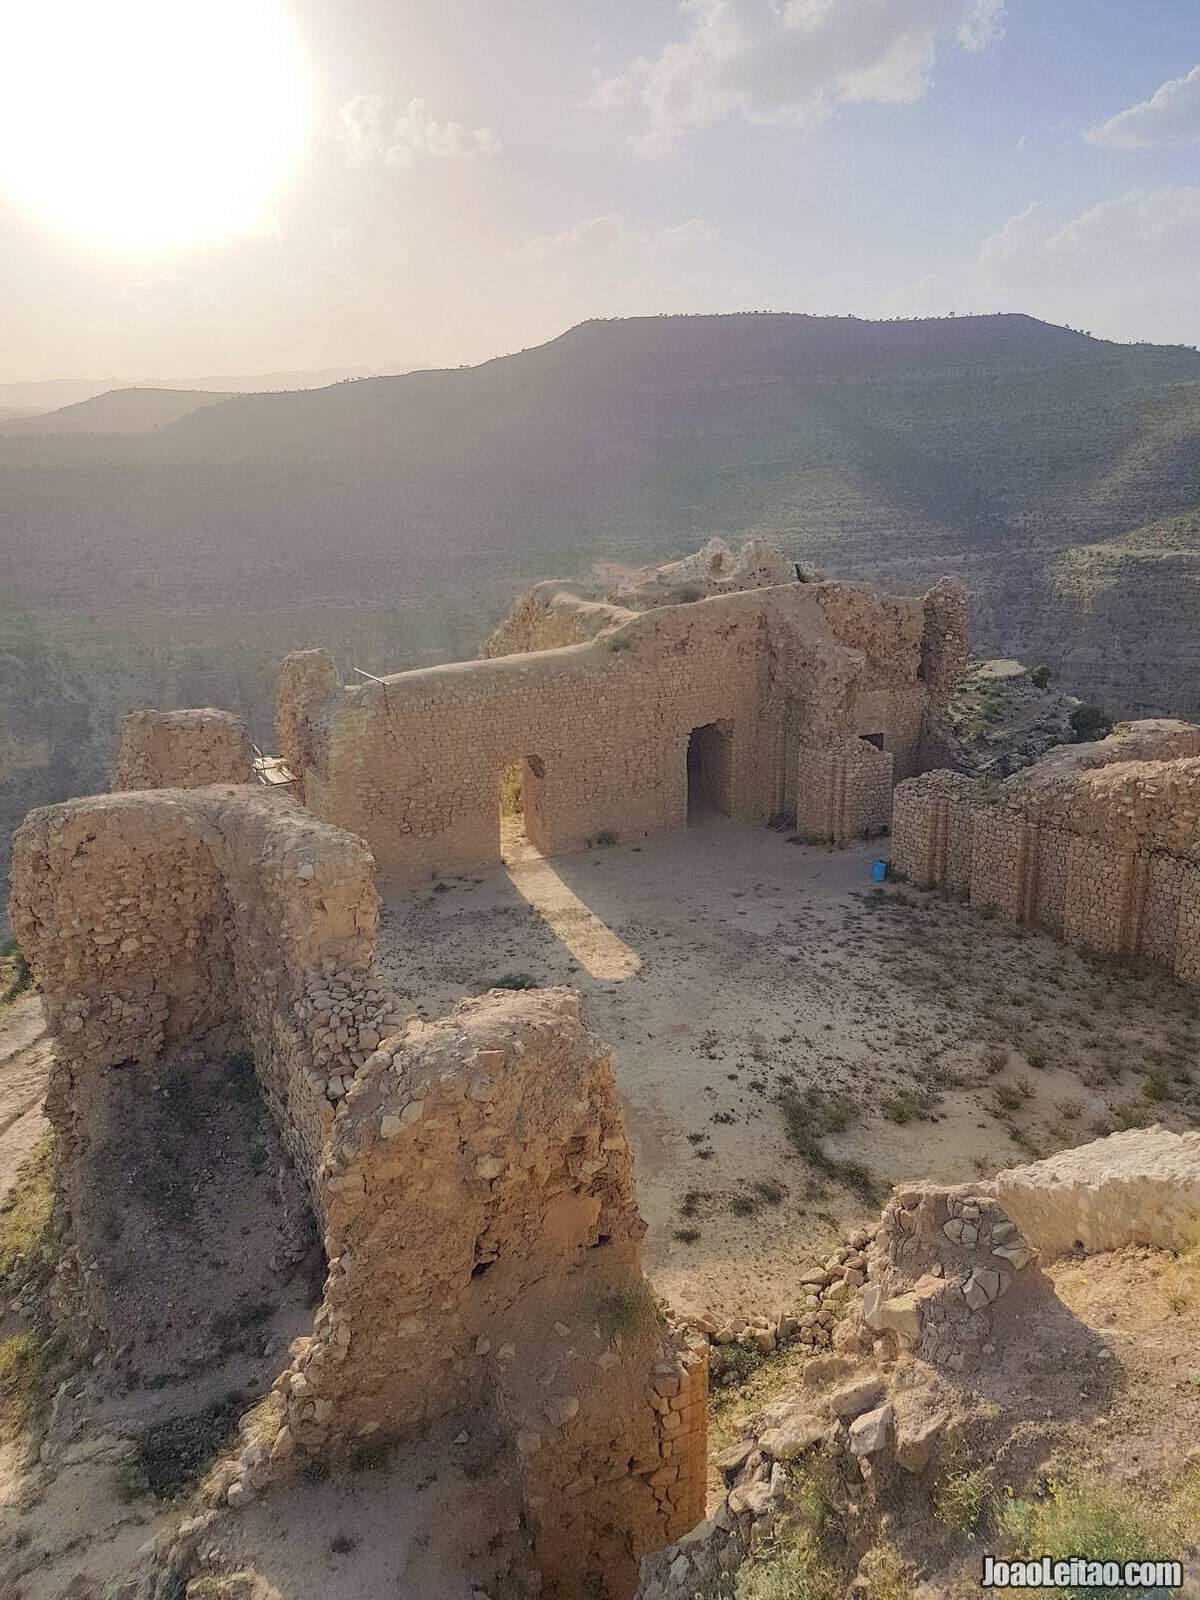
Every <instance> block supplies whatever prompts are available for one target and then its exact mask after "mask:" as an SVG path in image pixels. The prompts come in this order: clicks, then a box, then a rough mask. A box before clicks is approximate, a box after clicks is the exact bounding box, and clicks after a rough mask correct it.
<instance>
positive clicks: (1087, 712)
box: [1071, 701, 1113, 744]
mask: <svg viewBox="0 0 1200 1600" xmlns="http://www.w3.org/2000/svg"><path fill="white" fill-rule="evenodd" d="M1112 729H1113V719H1112V717H1111V715H1110V714H1109V713H1108V712H1107V711H1105V709H1104V707H1103V706H1096V705H1089V704H1088V703H1087V702H1086V701H1085V702H1084V703H1083V704H1082V705H1078V706H1076V707H1075V709H1074V711H1072V713H1071V737H1072V741H1073V743H1075V744H1087V743H1089V742H1090V741H1091V740H1092V739H1105V738H1107V737H1108V735H1109V734H1110V733H1111V732H1112Z"/></svg>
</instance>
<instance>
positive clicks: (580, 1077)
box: [13, 786, 707, 1600]
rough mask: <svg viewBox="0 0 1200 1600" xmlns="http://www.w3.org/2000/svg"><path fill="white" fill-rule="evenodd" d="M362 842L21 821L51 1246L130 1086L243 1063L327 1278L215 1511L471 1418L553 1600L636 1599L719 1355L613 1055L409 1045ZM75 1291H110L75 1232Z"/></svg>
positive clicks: (177, 797) (544, 999)
mask: <svg viewBox="0 0 1200 1600" xmlns="http://www.w3.org/2000/svg"><path fill="white" fill-rule="evenodd" d="M372 868H373V863H372V859H371V856H370V853H369V851H368V850H367V847H366V846H365V844H364V843H363V842H362V840H360V839H358V838H355V837H354V836H352V835H350V834H347V833H344V832H342V831H341V830H338V829H335V828H332V827H330V826H328V825H327V824H325V823H322V822H318V821H317V820H315V819H314V818H313V817H311V816H310V815H309V814H308V813H306V812H305V811H304V810H302V809H301V808H300V807H298V806H297V805H296V804H295V803H294V802H293V801H291V800H290V799H289V798H288V797H286V796H282V795H279V794H278V793H270V792H268V791H264V790H261V789H258V788H249V787H224V786H214V787H210V788H203V789H191V790H169V789H167V790H148V791H138V792H129V793H122V794H115V795H107V796H100V797H97V798H95V799H89V800H79V801H72V802H70V803H68V804H66V805H62V806H54V807H50V808H46V809H44V810H41V811H36V812H33V813H32V814H31V815H30V817H29V818H28V819H27V821H26V823H25V825H24V827H23V828H22V829H21V830H20V831H19V833H18V834H17V837H16V840H15V843H14V880H13V881H14V891H13V920H14V925H15V927H16V929H17V932H18V936H19V937H20V939H21V940H22V943H23V945H24V947H25V949H26V951H27V953H28V954H29V957H30V960H31V963H32V965H33V968H34V970H35V972H36V974H37V977H38V980H39V982H40V984H41V986H42V992H43V996H44V1001H45V1006H46V1013H47V1019H48V1022H49V1024H50V1028H51V1031H52V1033H53V1035H54V1038H55V1041H56V1047H57V1052H58V1062H57V1065H56V1066H55V1068H54V1072H53V1075H52V1080H51V1086H50V1094H49V1096H48V1101H47V1109H48V1112H49V1115H50V1117H51V1119H52V1121H53V1123H54V1125H55V1129H56V1133H57V1135H58V1137H57V1139H56V1162H57V1181H58V1188H59V1194H60V1200H61V1203H62V1204H63V1206H64V1208H65V1215H66V1218H67V1220H68V1223H70V1220H71V1218H72V1217H73V1216H74V1215H77V1214H78V1212H79V1207H80V1202H81V1194H80V1185H81V1182H82V1181H83V1179H82V1174H83V1173H84V1170H85V1164H84V1161H83V1160H82V1156H83V1154H84V1152H85V1150H86V1147H87V1143H88V1140H89V1137H90V1134H91V1129H92V1128H93V1127H95V1126H97V1125H99V1124H100V1123H102V1122H103V1121H104V1116H103V1113H104V1109H105V1106H106V1104H107V1103H108V1101H109V1100H110V1099H111V1098H112V1097H113V1096H114V1094H115V1092H116V1088H115V1086H116V1085H117V1084H118V1082H119V1079H120V1074H121V1071H122V1068H123V1067H124V1066H126V1065H127V1064H129V1063H131V1062H137V1063H139V1064H141V1065H142V1066H143V1067H145V1068H148V1069H154V1068H156V1067H161V1068H162V1069H163V1070H166V1069H167V1068H168V1067H169V1068H171V1069H178V1068H183V1069H186V1067H187V1065H188V1063H189V1062H198V1061H199V1060H201V1059H208V1058H210V1057H211V1056H212V1055H213V1054H214V1053H220V1054H226V1053H228V1052H231V1051H241V1050H249V1051H252V1053H253V1057H254V1062H255V1067H256V1070H257V1073H258V1077H259V1081H260V1084H261V1088H262V1092H263V1096H264V1099H265V1102H266V1104H267V1106H268V1107H269V1109H270V1111H271V1112H272V1114H273V1115H274V1117H275V1118H276V1120H277V1122H278V1124H279V1127H280V1129H281V1131H282V1134H283V1137H284V1140H285V1142H286V1144H287V1145H288V1147H289V1149H290V1150H291V1152H292V1155H293V1157H294V1159H295V1161H296V1163H297V1166H298V1167H299V1170H300V1171H301V1173H302V1174H303V1175H304V1177H305V1178H306V1179H307V1181H308V1184H309V1188H310V1192H311V1195H312V1199H313V1207H314V1211H315V1213H316V1216H317V1220H318V1223H319V1226H320V1230H321V1234H322V1237H323V1241H324V1247H325V1252H326V1259H327V1262H328V1278H327V1281H326V1285H325V1294H324V1300H323V1303H322V1306H321V1309H320V1311H319V1312H318V1314H317V1317H316V1319H315V1322H314V1327H313V1333H312V1336H311V1337H310V1338H309V1339H307V1340H304V1341H301V1342H300V1343H299V1345H297V1346H294V1347H293V1350H294V1352H295V1358H294V1362H293V1364H292V1365H291V1366H290V1367H289V1368H288V1370H287V1371H286V1372H285V1373H283V1374H281V1377H280V1380H279V1382H278V1385H277V1387H278V1389H279V1392H280V1393H281V1395H282V1396H283V1399H284V1402H285V1408H286V1422H285V1423H283V1425H282V1427H281V1431H280V1432H279V1433H278V1434H277V1436H276V1437H275V1438H274V1440H273V1442H270V1443H268V1444H264V1442H263V1441H262V1440H261V1439H256V1440H254V1441H253V1442H252V1443H251V1444H249V1445H247V1447H246V1449H245V1451H244V1452H243V1454H242V1455H241V1456H239V1458H238V1459H237V1461H236V1462H235V1463H233V1464H231V1466H230V1468H229V1470H228V1472H227V1474H226V1477H225V1478H224V1479H223V1480H222V1482H221V1487H222V1490H223V1492H224V1493H225V1495H226V1498H227V1499H228V1502H229V1504H230V1505H232V1506H236V1505H238V1504H240V1503H242V1502H243V1501H244V1500H246V1499H247V1498H249V1497H250V1496H252V1495H254V1494H256V1493H258V1492H260V1491H262V1490H264V1489H266V1488H267V1487H268V1486H269V1484H270V1483H271V1481H272V1480H273V1479H274V1477H275V1476H277V1475H278V1474H282V1473H286V1472H288V1471H289V1470H290V1464H291V1463H293V1462H294V1461H295V1460H297V1459H299V1458H302V1457H304V1456H306V1455H308V1456H311V1455H321V1456H323V1457H325V1458H327V1459H328V1460H329V1461H330V1463H331V1464H336V1463H337V1462H339V1461H340V1460H342V1459H343V1458H344V1457H345V1455H346V1454H347V1452H348V1451H349V1450H350V1449H351V1448H352V1447H353V1446H354V1444H355V1443H361V1442H362V1441H363V1440H364V1439H367V1438H369V1437H371V1436H372V1435H374V1434H382V1435H383V1436H386V1437H390V1436H402V1435H403V1434H404V1433H405V1431H406V1430H408V1429H411V1428H413V1427H416V1426H417V1425H419V1424H420V1423H421V1422H422V1421H424V1420H428V1419H430V1418H435V1417H444V1416H446V1415H448V1414H451V1413H458V1412H462V1413H463V1415H464V1418H469V1417H470V1416H471V1414H472V1413H473V1412H477V1411H479V1410H480V1409H485V1410H487V1411H488V1414H489V1415H490V1416H495V1417H498V1418H499V1419H500V1421H501V1423H502V1424H503V1426H504V1428H505V1429H506V1430H507V1432H508V1435H509V1437H510V1438H511V1440H512V1447H513V1449H514V1450H515V1452H516V1457H517V1459H518V1460H519V1461H520V1463H521V1473H522V1486H523V1496H524V1505H525V1510H526V1516H527V1519H528V1522H529V1525H530V1527H531V1529H532V1531H533V1535H534V1548H535V1553H536V1556H537V1559H538V1562H539V1564H540V1567H541V1569H542V1572H543V1575H544V1578H545V1587H544V1589H543V1592H544V1593H545V1594H547V1595H548V1596H555V1595H561V1596H564V1597H566V1596H573V1595H575V1594H578V1593H581V1592H595V1593H596V1594H597V1595H601V1596H610V1595H611V1596H613V1597H615V1600H616V1597H623V1596H626V1595H628V1594H630V1593H631V1592H632V1590H633V1587H634V1584H635V1581H636V1572H637V1562H638V1560H639V1559H640V1557H641V1556H642V1555H643V1554H644V1553H645V1552H646V1551H647V1550H650V1549H652V1548H655V1547H656V1546H657V1545H660V1544H662V1543H665V1542H666V1541H667V1540H668V1539H670V1538H673V1537H677V1536H678V1535H679V1534H680V1533H682V1532H683V1531H685V1529H686V1528H687V1527H689V1526H690V1525H691V1523H692V1522H694V1521H696V1520H698V1519H699V1518H700V1517H701V1516H702V1515H703V1509H704V1472H705V1469H704V1440H705V1414H706V1413H705V1395H706V1389H707V1364H706V1347H705V1346H704V1345H703V1343H697V1344H696V1345H695V1346H692V1345H689V1343H688V1342H687V1340H686V1338H685V1336H684V1335H683V1334H682V1333H681V1332H680V1331H678V1330H674V1329H672V1328H671V1327H670V1326H669V1325H667V1324H666V1323H664V1321H663V1320H662V1318H661V1317H660V1315H659V1313H658V1311H657V1308H656V1307H655V1305H654V1303H653V1301H652V1299H651V1297H650V1294H649V1291H648V1288H647V1286H646V1284H645V1280H644V1278H643V1277H642V1273H641V1264H640V1242H641V1237H642V1233H643V1224H642V1223H641V1220H640V1219H639V1217H638V1215H637V1211H636V1203H635V1196H634V1188H633V1175H632V1161H631V1157H630V1153H629V1149H628V1145H627V1143H626V1141H625V1135H624V1129H623V1125H622V1121H621V1115H620V1111H619V1109H618V1106H617V1102H616V1097H615V1090H614V1086H613V1079H612V1073H611V1069H610V1066H609V1062H608V1059H607V1056H606V1054H605V1052H604V1051H603V1050H602V1049H601V1047H600V1046H599V1044H598V1043H597V1041H596V1040H595V1039H594V1038H593V1037H592V1036H591V1035H590V1034H589V1033H588V1031H587V1028H586V1026H585V1024H584V1021H583V1016H582V1010H581V1003H580V1001H579V999H578V997H577V996H576V995H574V994H573V993H572V992H570V991H566V990H554V991H546V992H544V993H543V992H539V993H531V994H507V993H500V992H494V993H493V994H491V995H489V996H487V997H484V998H483V999H480V1000H476V1001H471V1002H467V1003H466V1004H464V1005H463V1006H462V1007H460V1008H459V1010H458V1011H457V1012H455V1013H454V1014H453V1015H451V1016H450V1017H449V1018H447V1019H444V1020H443V1021H442V1022H439V1023H434V1024H427V1023H424V1022H421V1021H419V1020H415V1019H414V1020H412V1021H410V1022H409V1024H408V1025H407V1027H404V1026H402V1019H401V1016H400V1013H399V1012H398V1011H397V1010H396V1002H395V999H394V997H393V996H392V995H391V994H390V993H389V992H388V990H387V987H386V985H385V984H384V983H383V981H382V980H381V979H380V978H379V977H378V975H377V974H376V972H375V969H374V966H373V958H374V936H375V928H376V920H377V915H378V897H377V895H376V891H375V888H374V884H373V881H372ZM66 1263H67V1265H66V1268H65V1278H64V1281H65V1282H67V1283H69V1286H70V1289H71V1292H72V1293H73V1295H74V1296H75V1298H76V1300H77V1305H78V1309H79V1310H80V1311H81V1312H82V1314H83V1315H84V1316H85V1317H86V1318H87V1320H88V1321H89V1322H90V1324H91V1326H92V1328H93V1329H94V1330H95V1331H96V1333H97V1335H98V1336H99V1337H101V1338H102V1337H103V1330H104V1328H105V1324H106V1319H105V1308H104V1305H103V1293H104V1289H103V1285H102V1283H101V1281H100V1277H99V1275H96V1274H92V1273H89V1272H88V1271H87V1270H86V1267H87V1263H86V1261H83V1260H80V1259H79V1251H78V1248H77V1240H76V1237H75V1236H74V1234H73V1232H72V1231H71V1228H70V1227H69V1228H68V1234H67V1243H66Z"/></svg>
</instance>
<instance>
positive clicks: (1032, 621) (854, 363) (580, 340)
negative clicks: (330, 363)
mask: <svg viewBox="0 0 1200 1600" xmlns="http://www.w3.org/2000/svg"><path fill="white" fill-rule="evenodd" d="M124 392H127V391H123V393H124ZM142 393H143V394H144V393H145V392H144V391H143V392H142ZM164 398H165V397H164ZM192 398H193V399H195V397H192ZM102 399H105V400H109V401H115V400H117V399H119V396H108V397H102ZM203 399H204V401H205V402H209V401H211V400H212V399H213V397H212V396H210V395H205V396H204V397H203ZM99 403H100V402H99V401H97V402H93V404H99ZM155 403H157V402H155ZM171 403H178V397H172V400H171ZM60 415H61V413H60ZM39 420H45V419H39ZM1198 517H1200V355H1198V354H1197V353H1196V352H1195V351H1193V350H1190V349H1185V348H1182V347H1162V346H1150V345H1133V346H1130V345H1116V344H1112V343H1108V342H1106V341H1103V340H1097V339H1092V338H1090V337H1088V336H1086V335H1084V334H1081V333H1076V332H1073V331H1071V330H1069V329H1066V328H1059V327H1054V326H1051V325H1048V324H1045V323H1041V322H1038V321H1035V320H1034V319H1032V318H1028V317H1023V316H988V317H960V318H957V319H946V320H928V321H910V322H886V323H871V322H862V321H858V320H856V319H853V318H821V317H807V316H792V315H750V314H747V315H736V316H723V317H676V318H636V319H630V320H628V321H616V322H590V323H585V324H583V325H581V326H580V327H577V328H574V329H572V330H571V331H570V332H568V333H566V334H564V335H563V336H562V337H561V338H559V339H555V340H553V341H551V342H550V343H548V344H545V345H542V346H539V347H537V348H535V349H531V350H526V351H522V352H520V353H519V354H516V355H511V356H505V357H502V358H500V359H497V360H494V361H490V362H487V363H485V364H483V365H482V366H479V367H473V368H462V369H458V370H453V371H436V372H414V373H410V374H408V375H406V376H403V377H393V378H370V379H361V380H358V381H352V382H345V383H339V384H336V385H333V386H331V387H328V388H325V389H319V390H307V391H300V392H295V393H273V394H246V395H236V396H234V397H232V398H229V399H226V400H223V401H219V402H218V403H206V404H204V406H203V409H194V408H189V410H188V413H187V414H186V415H183V416H180V417H178V418H177V419H176V420H172V421H165V422H164V423H163V424H162V425H160V426H157V427H154V428H152V429H151V431H148V432H139V433H136V434H128V433H127V434H124V435H121V436H107V435H103V434H99V433H90V434H73V435H67V434H63V433H54V434H51V433H46V432H44V431H43V432H42V433H40V434H37V433H34V432H33V431H32V430H30V429H28V428H26V429H25V433H24V436H23V437H12V436H10V437H0V555H2V557H3V563H4V566H3V570H4V572H5V574H6V576H7V577H8V578H10V579H11V580H12V584H11V589H10V593H11V595H12V602H11V603H12V604H14V605H16V606H17V607H18V608H19V609H20V611H21V613H22V624H21V626H22V630H23V631H22V635H21V636H22V638H23V639H24V640H25V641H26V646H25V647H26V648H29V649H32V648H33V643H32V641H36V644H37V649H38V650H40V651H41V652H42V653H43V655H44V656H45V659H46V660H47V661H49V662H50V664H51V665H50V669H49V677H46V676H45V675H43V676H42V677H41V678H40V679H39V681H40V682H42V684H43V689H44V693H46V694H53V693H56V692H58V690H59V689H61V694H62V697H63V705H64V708H65V709H64V713H63V718H62V719H61V720H62V723H63V726H66V727H70V728H71V729H72V732H71V734H70V736H69V737H70V739H71V740H73V741H77V740H78V739H79V737H80V736H79V734H78V732H77V731H76V730H77V718H78V715H79V710H80V707H79V701H78V699H77V697H78V696H82V700H83V705H84V709H85V710H86V712H87V717H88V723H89V730H90V731H89V732H87V733H86V735H84V736H83V741H82V745H80V744H79V743H74V744H72V747H71V751H70V759H71V761H72V762H73V763H74V765H75V767H76V768H77V769H80V768H81V769H82V770H83V771H86V772H89V773H96V774H101V773H102V772H103V768H104V762H105V761H106V760H107V745H106V741H107V740H108V739H109V738H111V733H112V728H111V719H112V717H113V716H114V715H115V714H116V712H117V711H118V710H119V709H121V708H122V707H124V706H125V705H128V704H131V703H146V702H147V701H149V702H152V703H158V704H160V705H164V706H165V705H170V704H179V703H198V702H199V703H209V704H215V705H223V706H227V707H230V708H231V709H236V710H240V711H242V712H243V713H244V714H246V715H247V716H248V718H249V719H250V721H251V725H252V727H253V728H254V731H255V733H256V735H257V736H258V737H259V738H260V739H267V740H269V739H270V701H271V679H272V674H273V668H274V662H275V660H276V659H277V657H278V655H279V654H280V653H281V652H282V651H283V650H285V649H287V648H289V647H293V646H297V645H307V644H326V645H331V646H333V647H335V648H336V649H337V650H338V651H339V652H340V653H341V655H342V656H343V658H344V660H345V662H346V664H347V665H350V664H358V665H362V666H364V667H366V668H367V669H368V670H374V671H378V670H379V669H380V668H381V667H384V666H386V667H388V668H391V669H395V668H398V667H403V666H406V665H414V664H418V663H421V662H428V661H433V660H437V659H448V658H452V657H454V656H459V655H463V654H467V653H471V652H473V651H474V650H475V649H476V648H477V646H478V644H479V642H480V640H481V639H483V638H484V637H485V636H486V634H487V633H488V632H489V630H490V629H491V627H492V626H493V625H494V624H495V622H496V621H497V620H498V618H499V616H500V615H501V614H502V613H503V612H504V611H505V610H506V609H507V607H508V605H509V604H510V602H511V600H512V598H513V597H514V595H516V594H517V593H519V592H520V591H521V590H523V589H525V588H527V587H528V586H529V585H530V584H531V583H532V582H533V581H535V580H536V579H538V578H544V577H547V576H554V575H570V574H572V573H578V572H583V571H586V570H587V569H588V568H589V567H590V565H591V564H592V562H593V561H595V560H597V559H598V558H601V557H604V558H610V559H612V560H615V561H618V562H625V563H628V564H630V565H640V564H642V563H644V562H646V561H653V560H664V559H667V558H670V557H674V556H678V555H680V554H682V553H683V552H685V551H687V550H691V549H695V548H696V547H697V546H698V545H699V544H700V543H702V542H703V541H704V540H705V539H706V538H708V537H709V536H710V535H712V534H715V533H719V534H722V535H724V536H726V537H728V538H730V539H731V540H740V539H742V538H745V537H747V536H749V535H753V534H762V535H766V536H767V537H770V538H772V539H774V540H776V541H777V542H778V543H780V544H781V545H782V546H783V547H784V549H785V550H786V551H787V553H788V554H790V555H792V556H793V557H795V558H797V559H804V560H807V561H811V562H813V563H815V564H817V565H819V566H822V567H824V568H825V569H827V570H829V571H831V572H835V573H837V574H839V575H845V576H851V577H854V576H860V577H871V578H876V579H879V580H882V581H884V582H886V583H888V584H889V585H891V586H893V587H895V588H899V589H917V588H919V587H922V586H924V585H925V584H926V583H927V582H928V581H929V580H930V579H932V578H935V577H936V576H938V575H939V574H940V573H942V572H953V573H957V574H959V575H960V576H961V577H963V579H964V580H965V581H966V583H967V584H968V586H969V587H970V589H971V591H972V594H973V597H974V628H975V637H974V641H973V642H974V645H975V648H976V650H977V651H978V652H979V653H980V654H997V655H999V654H1004V655H1014V656H1019V657H1023V658H1025V659H1032V660H1036V661H1044V662H1046V663H1047V664H1048V665H1049V666H1050V667H1051V669H1052V671H1053V673H1054V678H1055V682H1056V683H1058V684H1061V685H1062V687H1063V688H1064V689H1066V690H1072V691H1074V692H1076V693H1079V694H1080V695H1082V696H1084V697H1085V698H1103V699H1104V700H1106V701H1107V702H1108V703H1109V704H1110V706H1111V708H1112V709H1113V710H1114V711H1116V712H1120V713H1124V714H1130V715H1133V714H1146V713H1153V712H1174V713H1178V714H1183V715H1188V714H1192V715H1194V714H1196V713H1197V712H1198V711H1200V646H1198V645H1197V644H1196V642H1195V629H1194V625H1193V624H1194V618H1195V616H1196V614H1197V601H1198V599H1200V588H1198V584H1200V552H1198V534H1197V518H1198ZM6 648H8V647H7V645H6V643H5V641H4V640H3V639H0V650H3V649H6ZM14 674H15V669H10V673H9V677H8V679H7V681H8V682H11V681H12V679H13V676H14ZM4 681H6V680H4V679H3V678H2V677H0V685H2V684H3V682H4ZM8 693H9V691H8V690H6V689H5V688H4V687H2V686H0V724H2V722H3V719H4V718H5V717H6V716H7V717H8V719H9V720H10V722H11V721H12V719H13V718H14V717H19V718H20V721H21V723H22V727H23V732H22V739H23V740H24V741H25V742H27V739H28V737H29V736H30V735H29V729H28V723H29V714H28V713H27V712H26V711H25V710H22V709H19V708H17V707H15V706H14V704H13V702H12V700H11V699H6V698H5V696H6V695H7V694H8ZM36 731H37V730H36V729H35V730H34V732H35V733H36ZM2 739H3V733H2V732H0V741H2ZM66 759H67V752H66V751H64V750H62V749H61V748H59V749H58V753H57V754H56V753H50V754H49V755H48V757H47V760H48V765H47V766H46V767H45V769H44V774H45V776H44V781H43V780H39V783H40V784H42V785H43V787H44V788H45V789H46V790H48V791H54V792H58V793H61V792H63V789H62V786H61V783H59V781H58V780H57V779H56V778H55V777H54V776H53V774H55V773H58V772H59V771H60V770H61V767H62V762H63V761H64V760H66ZM6 782H7V784H9V785H11V784H12V782H13V777H12V774H11V773H10V774H9V777H8V779H7V780H4V779H0V812H5V811H6V812H7V814H8V816H10V817H11V814H12V810H13V805H12V803H11V802H8V801H5V800H4V799H3V798H2V796H3V794H4V787H3V786H4V784H5V783H6ZM36 786H37V785H35V787H36ZM20 787H21V794H20V801H21V803H22V804H24V803H28V799H29V787H28V785H27V784H22V785H21V786H20ZM9 792H11V789H10V791H9ZM2 825H3V819H0V826H2Z"/></svg>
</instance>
